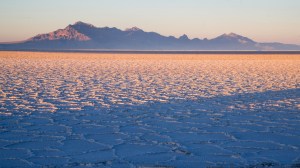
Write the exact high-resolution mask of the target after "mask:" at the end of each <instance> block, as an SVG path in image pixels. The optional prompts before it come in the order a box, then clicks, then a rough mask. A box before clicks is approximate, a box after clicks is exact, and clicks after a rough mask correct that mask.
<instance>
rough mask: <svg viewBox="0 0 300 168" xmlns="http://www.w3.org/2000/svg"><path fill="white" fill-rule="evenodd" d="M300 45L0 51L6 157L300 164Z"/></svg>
mask: <svg viewBox="0 0 300 168" xmlns="http://www.w3.org/2000/svg"><path fill="white" fill-rule="evenodd" d="M299 67H300V55H130V54H127V55H125V54H123V55H122V54H121V55H120V54H119V55H118V54H78V53H77V54H74V53H68V54H67V53H30V52H0V167H30V166H50V167H51V166H57V167H62V166H65V167H87V166H90V167H164V166H165V167H168V166H169V167H230V166H233V167H237V166H241V167H247V166H248V167H251V166H254V167H255V166H256V167H268V166H269V167H270V166H273V167H276V166H277V167H281V166H292V165H293V166H300V84H299V83H300V75H299V74H300V68H299Z"/></svg>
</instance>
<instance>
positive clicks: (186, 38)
mask: <svg viewBox="0 0 300 168" xmlns="http://www.w3.org/2000/svg"><path fill="white" fill-rule="evenodd" d="M179 40H190V39H189V37H188V36H187V35H186V34H184V35H182V36H180V37H179Z"/></svg>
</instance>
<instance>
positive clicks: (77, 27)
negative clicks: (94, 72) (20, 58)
mask: <svg viewBox="0 0 300 168" xmlns="http://www.w3.org/2000/svg"><path fill="white" fill-rule="evenodd" d="M72 49H76V50H80V49H84V50H86V49H98V50H233V51H234V50H239V51H240V50H255V51H267V50H300V46H298V45H292V44H282V43H259V42H255V41H253V40H251V39H249V38H247V37H243V36H241V35H238V34H235V33H229V34H223V35H220V36H218V37H216V38H213V39H206V38H205V39H203V40H202V39H198V38H195V39H190V38H189V37H188V36H187V35H185V34H184V35H182V36H181V37H179V38H175V37H173V36H169V37H166V36H163V35H160V34H158V33H155V32H145V31H143V30H142V29H140V28H137V27H132V28H129V29H126V30H124V31H123V30H120V29H117V28H115V27H113V28H110V27H95V26H93V25H92V24H88V23H84V22H76V23H75V24H72V25H68V26H67V27H66V28H64V29H59V30H56V31H54V32H51V33H47V34H39V35H36V36H34V37H32V38H29V39H28V40H25V41H22V42H17V43H10V44H0V50H72Z"/></svg>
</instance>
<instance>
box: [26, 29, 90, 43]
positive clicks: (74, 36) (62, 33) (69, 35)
mask: <svg viewBox="0 0 300 168" xmlns="http://www.w3.org/2000/svg"><path fill="white" fill-rule="evenodd" d="M43 40H50V41H52V40H77V41H88V40H90V37H88V36H86V35H84V34H82V33H79V32H78V31H77V30H75V29H74V28H73V27H71V26H67V27H66V28H65V29H58V30H56V31H54V32H51V33H47V34H39V35H37V36H34V37H32V38H30V39H29V40H28V41H43Z"/></svg>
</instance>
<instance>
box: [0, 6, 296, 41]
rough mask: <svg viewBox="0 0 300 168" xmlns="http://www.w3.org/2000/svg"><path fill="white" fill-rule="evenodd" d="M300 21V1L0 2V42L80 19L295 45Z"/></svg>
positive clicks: (100, 24)
mask: <svg viewBox="0 0 300 168" xmlns="http://www.w3.org/2000/svg"><path fill="white" fill-rule="evenodd" d="M299 18H300V0H0V21H1V22H0V24H1V25H0V27H1V29H0V42H9V41H21V40H25V39H28V38H30V37H32V36H34V35H37V34H41V33H48V32H51V31H54V30H57V29H60V28H64V27H66V26H67V25H69V24H73V23H75V22H77V21H83V22H86V23H91V24H93V25H95V26H97V27H105V26H108V27H117V28H119V29H126V28H130V27H134V26H136V27H139V28H141V29H143V30H144V31H154V32H158V33H160V34H162V35H165V36H170V35H172V36H175V37H179V36H181V35H183V34H186V35H188V36H189V37H190V38H201V39H203V38H209V39H210V38H214V37H216V36H219V35H221V34H224V33H231V32H233V33H237V34H240V35H243V36H246V37H249V38H251V39H253V40H255V41H258V42H282V43H290V44H299V45H300V19H299Z"/></svg>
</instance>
